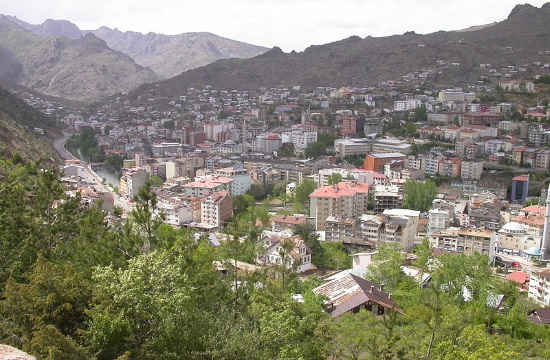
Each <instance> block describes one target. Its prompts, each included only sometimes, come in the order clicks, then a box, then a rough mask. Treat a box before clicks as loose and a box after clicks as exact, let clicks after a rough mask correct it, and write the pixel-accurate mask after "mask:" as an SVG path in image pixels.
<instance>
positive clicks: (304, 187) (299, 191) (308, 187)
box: [295, 180, 315, 206]
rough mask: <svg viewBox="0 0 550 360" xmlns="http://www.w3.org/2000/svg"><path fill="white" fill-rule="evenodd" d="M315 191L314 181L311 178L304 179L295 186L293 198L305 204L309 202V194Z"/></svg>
mask: <svg viewBox="0 0 550 360" xmlns="http://www.w3.org/2000/svg"><path fill="white" fill-rule="evenodd" d="M313 191H315V182H313V181H311V180H304V181H302V183H301V184H300V185H298V186H296V192H295V199H296V203H298V204H300V205H303V206H305V205H306V204H307V203H309V195H310V194H311V193H312V192H313Z"/></svg>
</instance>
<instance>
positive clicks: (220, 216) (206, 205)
mask: <svg viewBox="0 0 550 360" xmlns="http://www.w3.org/2000/svg"><path fill="white" fill-rule="evenodd" d="M232 216H233V200H232V198H231V195H230V194H229V191H227V190H222V191H219V192H214V193H210V194H209V195H208V196H206V197H205V198H204V199H202V200H201V222H200V224H199V225H198V227H202V228H205V229H219V228H221V227H222V226H223V224H224V222H225V221H226V220H228V219H229V218H231V217H232Z"/></svg>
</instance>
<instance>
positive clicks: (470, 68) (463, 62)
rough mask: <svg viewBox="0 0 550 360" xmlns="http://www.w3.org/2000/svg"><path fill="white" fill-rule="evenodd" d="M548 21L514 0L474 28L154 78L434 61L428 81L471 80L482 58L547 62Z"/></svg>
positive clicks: (312, 73) (357, 77) (271, 80)
mask: <svg viewBox="0 0 550 360" xmlns="http://www.w3.org/2000/svg"><path fill="white" fill-rule="evenodd" d="M548 23H550V3H547V4H545V5H543V6H542V7H541V8H536V7H533V6H531V5H518V6H516V7H515V8H514V10H513V11H512V12H511V13H510V16H509V17H508V18H507V19H505V20H503V21H501V22H498V23H495V24H493V25H491V26H488V27H481V28H480V29H478V30H472V31H466V32H457V31H449V32H445V31H439V32H436V33H432V34H427V35H419V34H416V33H414V32H407V33H405V34H403V35H394V36H388V37H379V38H375V37H367V38H365V39H362V38H360V37H357V36H354V37H351V38H348V39H344V40H341V41H337V42H334V43H330V44H325V45H319V46H311V47H309V48H307V49H306V50H305V51H303V52H301V53H295V52H292V53H288V54H287V53H284V52H282V51H281V50H280V49H279V48H273V49H271V50H270V51H268V52H266V53H264V54H262V55H259V56H257V57H255V58H251V59H246V60H240V59H230V60H220V61H217V62H215V63H212V64H210V65H207V66H203V67H201V68H197V69H193V70H190V71H187V72H185V73H183V74H181V75H179V76H176V77H174V78H171V79H168V80H165V81H162V82H160V83H158V84H155V89H154V91H155V93H156V94H157V95H158V96H176V95H178V94H180V93H182V91H184V90H186V89H187V88H189V87H193V86H198V85H203V84H209V85H212V86H214V87H218V88H222V89H253V88H258V87H260V86H268V87H272V86H292V85H302V86H303V87H306V88H308V87H309V88H311V87H316V86H337V87H338V86H367V85H375V84H377V83H378V82H379V81H387V80H395V79H401V77H402V76H403V75H405V74H409V73H412V72H415V71H418V70H420V69H427V68H430V69H436V71H433V72H432V74H431V75H430V77H429V79H428V80H429V81H430V82H431V83H433V84H439V85H441V86H449V85H456V84H468V83H473V82H476V81H477V80H478V77H479V71H480V70H479V69H480V64H494V65H499V66H504V67H505V66H507V65H512V64H515V65H520V66H521V65H522V64H524V63H528V62H533V61H535V60H537V61H541V62H543V63H545V62H549V61H550V54H549V52H548V51H550V43H549V42H548V39H549V38H550V27H548V26H547V24H548ZM438 60H442V61H443V62H444V63H445V65H440V64H441V63H442V62H440V63H438ZM452 63H455V64H460V65H459V66H452ZM499 70H500V68H499ZM151 89H152V86H142V87H140V88H139V89H138V90H137V91H136V92H133V93H132V94H133V95H135V96H137V95H140V94H144V93H146V92H149V91H150V90H151Z"/></svg>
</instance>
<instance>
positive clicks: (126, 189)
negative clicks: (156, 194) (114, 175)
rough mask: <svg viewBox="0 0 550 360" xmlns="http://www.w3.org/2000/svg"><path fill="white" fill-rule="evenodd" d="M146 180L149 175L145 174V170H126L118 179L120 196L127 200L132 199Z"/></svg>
mask: <svg viewBox="0 0 550 360" xmlns="http://www.w3.org/2000/svg"><path fill="white" fill-rule="evenodd" d="M147 179H149V173H147V172H146V171H145V169H143V168H132V169H127V170H126V171H125V172H124V174H123V175H122V177H121V178H120V183H119V185H120V186H119V192H120V194H121V195H122V196H125V197H126V198H128V199H132V198H133V197H134V196H135V195H136V194H137V193H138V191H139V189H140V188H141V187H142V186H143V185H145V182H146V181H147Z"/></svg>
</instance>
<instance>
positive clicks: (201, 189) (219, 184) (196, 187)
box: [182, 175, 235, 197]
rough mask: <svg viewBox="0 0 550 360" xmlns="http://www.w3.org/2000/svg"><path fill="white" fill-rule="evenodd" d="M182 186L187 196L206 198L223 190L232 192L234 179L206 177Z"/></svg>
mask: <svg viewBox="0 0 550 360" xmlns="http://www.w3.org/2000/svg"><path fill="white" fill-rule="evenodd" d="M195 180H196V181H194V182H190V183H188V184H185V185H183V186H182V188H183V191H184V192H185V195H186V196H197V197H204V196H206V195H208V194H212V193H215V192H220V191H222V190H226V191H231V190H232V189H233V182H234V181H235V180H234V179H231V178H226V177H223V176H218V175H214V176H205V177H202V178H197V179H195Z"/></svg>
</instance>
